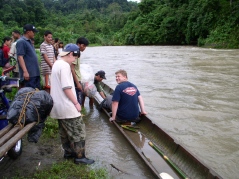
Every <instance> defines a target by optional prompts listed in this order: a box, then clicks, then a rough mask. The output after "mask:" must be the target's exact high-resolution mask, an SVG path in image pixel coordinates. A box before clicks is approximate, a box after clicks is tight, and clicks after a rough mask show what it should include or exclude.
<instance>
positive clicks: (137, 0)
mask: <svg viewBox="0 0 239 179" xmlns="http://www.w3.org/2000/svg"><path fill="white" fill-rule="evenodd" d="M128 1H135V2H140V1H141V0H128Z"/></svg>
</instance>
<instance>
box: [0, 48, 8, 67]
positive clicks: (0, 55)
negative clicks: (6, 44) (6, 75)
mask: <svg viewBox="0 0 239 179" xmlns="http://www.w3.org/2000/svg"><path fill="white" fill-rule="evenodd" d="M7 62H8V59H7V58H4V54H3V50H2V49H1V48H0V67H4V66H5V65H6V63H7Z"/></svg>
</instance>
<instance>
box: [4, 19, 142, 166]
mask: <svg viewBox="0 0 239 179" xmlns="http://www.w3.org/2000/svg"><path fill="white" fill-rule="evenodd" d="M36 32H38V31H37V29H36V28H35V27H34V26H33V25H32V24H26V25H25V26H24V27H23V36H20V33H19V32H17V31H14V32H13V33H14V34H13V37H14V38H15V39H16V42H15V44H12V47H13V46H15V47H16V48H15V51H14V53H13V54H12V55H14V56H15V57H16V59H17V60H18V64H19V76H20V79H21V83H22V85H23V87H32V88H38V89H41V87H40V79H41V78H40V68H39V65H38V58H37V55H36V51H35V48H34V46H33V44H32V42H31V39H33V38H34V35H35V33H36ZM15 34H18V35H15ZM7 43H11V42H7ZM60 44H61V43H59V44H58V45H59V46H58V49H57V51H58V53H57V54H56V53H55V51H56V50H55V49H56V48H54V46H53V45H52V33H51V32H50V31H45V33H44V42H43V43H42V44H41V46H40V53H41V73H42V76H43V85H44V87H45V90H47V89H49V90H47V91H48V92H50V95H51V97H52V98H53V101H54V105H53V108H52V110H51V113H50V116H51V117H52V118H54V119H57V120H58V126H59V134H60V138H61V143H62V146H63V149H64V158H67V159H68V158H74V162H75V163H76V164H79V163H82V164H92V163H94V160H92V159H89V158H87V157H86V156H85V137H86V132H85V124H84V122H83V119H82V116H81V113H80V111H81V108H82V107H83V106H84V95H83V93H84V89H83V84H82V83H81V72H80V54H81V52H83V51H84V50H85V49H86V47H87V46H88V45H89V42H88V40H87V39H86V38H84V37H80V38H78V39H77V41H76V44H72V43H70V44H67V45H66V46H65V47H64V48H63V44H62V46H61V45H60ZM115 75H116V82H117V83H118V85H117V86H116V88H115V91H114V93H113V96H110V95H107V96H106V94H105V93H104V91H103V89H102V87H101V85H100V82H101V81H102V80H103V79H106V77H105V72H104V71H103V70H100V71H98V72H97V73H96V74H95V76H94V84H95V86H96V88H97V91H98V92H99V94H100V95H101V96H102V98H103V99H106V98H108V99H110V100H111V101H112V117H111V118H110V121H111V122H112V121H116V122H128V121H130V122H139V121H140V118H139V113H140V111H139V106H140V108H141V114H143V115H145V114H146V112H145V109H144V102H143V99H142V97H141V95H140V93H139V90H138V89H137V87H136V86H135V85H134V84H132V83H130V82H129V81H128V77H127V72H126V71H125V70H119V71H117V72H116V73H115ZM82 99H83V100H82ZM89 102H90V105H93V98H90V100H89ZM138 105H139V106H138Z"/></svg>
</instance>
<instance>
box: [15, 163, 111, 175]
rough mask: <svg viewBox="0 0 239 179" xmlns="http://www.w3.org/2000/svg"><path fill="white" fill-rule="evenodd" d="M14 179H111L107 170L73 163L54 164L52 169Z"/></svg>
mask: <svg viewBox="0 0 239 179" xmlns="http://www.w3.org/2000/svg"><path fill="white" fill-rule="evenodd" d="M13 178H14V179H23V178H24V179H28V178H29V179H30V178H31V179H42V178H47V179H69V178H77V179H109V178H110V177H109V175H108V173H107V171H106V169H102V168H101V169H91V168H90V166H87V165H76V164H74V163H73V162H72V161H63V162H60V163H54V164H53V165H52V166H51V168H49V169H45V170H39V171H37V172H36V173H34V174H33V175H31V176H28V177H13Z"/></svg>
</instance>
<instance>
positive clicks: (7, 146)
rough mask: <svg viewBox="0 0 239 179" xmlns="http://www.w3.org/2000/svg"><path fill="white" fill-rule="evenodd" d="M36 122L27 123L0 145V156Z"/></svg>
mask: <svg viewBox="0 0 239 179" xmlns="http://www.w3.org/2000/svg"><path fill="white" fill-rule="evenodd" d="M36 123H37V122H33V123H30V124H27V125H26V126H25V127H24V128H22V129H21V130H20V131H19V132H18V133H16V134H15V136H13V137H12V138H11V139H10V140H8V141H7V142H6V143H5V144H4V145H3V146H1V147H0V157H2V156H3V155H5V154H6V152H7V151H9V150H10V149H11V148H12V147H13V146H14V145H15V144H16V143H17V141H19V140H20V139H21V138H22V137H23V136H24V135H25V134H26V133H27V132H28V131H29V130H30V129H31V128H32V127H33V126H34V125H35V124H36Z"/></svg>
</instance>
